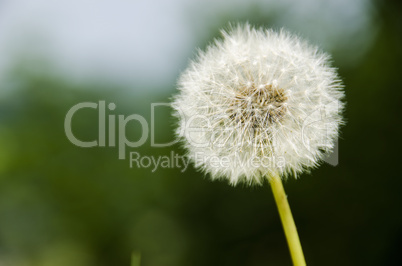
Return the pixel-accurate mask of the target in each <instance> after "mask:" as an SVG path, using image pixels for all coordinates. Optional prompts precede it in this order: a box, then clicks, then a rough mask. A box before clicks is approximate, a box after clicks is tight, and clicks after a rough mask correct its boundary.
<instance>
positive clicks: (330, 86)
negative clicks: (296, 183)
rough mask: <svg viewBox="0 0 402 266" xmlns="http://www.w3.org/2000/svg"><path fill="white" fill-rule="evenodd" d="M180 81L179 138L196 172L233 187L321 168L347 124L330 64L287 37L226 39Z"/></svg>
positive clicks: (237, 31)
mask: <svg viewBox="0 0 402 266" xmlns="http://www.w3.org/2000/svg"><path fill="white" fill-rule="evenodd" d="M222 35H223V39H222V40H215V42H214V44H213V45H210V46H209V47H208V48H207V49H206V51H205V52H204V51H199V53H198V56H197V58H196V59H195V60H193V61H192V62H191V63H190V66H189V67H188V68H187V70H186V71H184V72H183V73H182V75H181V77H180V79H179V82H178V84H179V86H178V89H179V94H178V95H177V96H175V99H174V101H173V104H172V105H173V108H174V109H175V111H176V112H175V114H176V116H177V117H178V118H179V120H180V123H179V127H178V130H177V135H178V136H179V137H180V138H181V139H182V143H183V144H184V146H185V148H186V150H187V152H188V156H190V157H191V158H192V160H193V162H194V164H195V166H196V167H197V168H200V169H202V170H204V171H205V172H206V173H209V174H210V175H211V177H212V178H213V179H219V178H226V179H228V180H229V182H230V183H231V184H237V183H239V182H245V183H248V184H254V183H262V182H263V180H264V179H266V178H267V177H269V176H270V175H271V174H273V173H279V174H280V175H281V176H283V177H286V176H288V175H289V174H293V175H294V176H295V177H297V175H298V174H300V173H301V172H303V171H305V170H308V169H310V168H312V167H315V166H317V165H318V164H319V163H320V162H321V160H322V159H323V158H324V156H325V155H326V154H327V153H328V152H330V151H331V150H332V149H333V147H334V143H335V140H336V139H337V137H338V132H339V126H340V125H341V124H342V121H343V120H342V109H343V106H344V104H343V102H342V99H343V96H344V94H343V91H342V87H343V86H342V84H341V81H340V78H339V77H338V75H337V72H336V69H334V68H333V67H331V66H330V64H329V56H328V55H327V54H326V53H323V52H320V51H319V49H318V48H316V47H314V46H311V45H309V44H308V43H307V42H305V41H303V40H301V39H300V38H299V37H297V36H295V35H292V34H290V33H288V32H287V31H285V30H281V31H279V32H276V31H273V30H263V29H256V28H253V27H252V26H250V25H249V24H246V25H237V26H234V27H232V28H231V29H230V30H229V31H222Z"/></svg>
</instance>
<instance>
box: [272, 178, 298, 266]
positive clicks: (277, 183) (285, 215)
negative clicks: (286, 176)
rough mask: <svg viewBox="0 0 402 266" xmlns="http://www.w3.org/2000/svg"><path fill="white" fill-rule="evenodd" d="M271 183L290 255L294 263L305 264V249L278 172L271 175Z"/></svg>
mask: <svg viewBox="0 0 402 266" xmlns="http://www.w3.org/2000/svg"><path fill="white" fill-rule="evenodd" d="M270 184H271V189H272V193H273V194H274V198H275V202H276V205H277V207H278V211H279V216H280V217H281V221H282V225H283V230H284V231H285V236H286V239H287V241H288V246H289V250H290V256H291V257H292V261H293V265H295V266H303V265H306V261H305V259H304V255H303V250H302V247H301V244H300V239H299V235H298V234H297V229H296V225H295V222H294V220H293V216H292V212H291V210H290V206H289V202H288V199H287V196H286V194H285V190H284V189H283V185H282V180H281V178H280V177H279V175H278V174H273V175H271V178H270Z"/></svg>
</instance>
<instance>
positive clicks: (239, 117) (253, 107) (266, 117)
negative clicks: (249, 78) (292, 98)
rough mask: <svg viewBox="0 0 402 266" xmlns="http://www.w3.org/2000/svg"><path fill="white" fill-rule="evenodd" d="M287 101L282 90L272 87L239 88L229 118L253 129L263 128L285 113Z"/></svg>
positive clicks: (252, 85) (252, 86) (253, 86)
mask: <svg viewBox="0 0 402 266" xmlns="http://www.w3.org/2000/svg"><path fill="white" fill-rule="evenodd" d="M287 100H288V98H287V96H286V94H285V91H284V89H282V88H277V87H274V86H273V85H260V86H258V87H257V86H255V84H254V83H253V84H251V85H250V86H244V87H240V89H239V90H238V91H237V93H236V96H235V100H234V102H233V113H232V115H231V118H234V119H236V121H237V122H241V123H242V124H249V125H250V126H251V127H253V128H264V127H266V126H268V125H269V124H273V123H275V122H277V121H279V120H280V119H282V117H283V116H284V114H285V113H286V101H287Z"/></svg>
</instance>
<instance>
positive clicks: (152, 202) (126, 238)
mask: <svg viewBox="0 0 402 266" xmlns="http://www.w3.org/2000/svg"><path fill="white" fill-rule="evenodd" d="M378 7H379V11H378V12H379V14H380V15H379V18H378V20H379V21H378V25H379V27H380V31H379V33H378V36H377V37H376V39H375V41H374V43H373V45H372V47H371V49H370V51H369V52H368V54H367V55H366V56H365V57H364V58H363V60H362V61H360V62H358V63H357V64H355V65H353V66H349V67H342V58H341V55H340V54H335V58H334V61H335V63H336V64H338V62H340V63H339V65H337V66H338V67H340V73H341V76H342V77H343V78H344V82H345V86H346V94H347V98H346V99H347V102H348V104H347V110H346V113H345V115H346V119H347V126H346V127H344V129H343V134H342V139H341V141H340V164H339V166H337V167H331V166H329V165H323V166H322V167H320V168H319V169H317V170H314V171H313V173H312V175H303V176H302V177H301V178H300V179H299V180H288V181H287V182H286V184H285V188H286V190H287V193H288V195H289V200H290V204H291V206H292V210H293V212H294V217H295V220H296V223H297V225H298V229H299V233H300V237H301V240H302V244H303V247H304V250H305V256H306V259H307V261H308V262H309V265H401V264H402V257H401V255H400V250H401V248H402V241H401V239H402V213H401V209H402V193H400V187H401V186H402V179H401V174H400V170H399V169H398V168H397V167H396V166H398V164H399V163H400V162H399V160H400V153H401V148H402V147H401V140H400V138H401V136H402V127H401V124H400V115H401V114H402V112H401V111H402V110H401V109H402V108H401V104H400V103H401V101H402V90H401V89H402V79H401V68H400V62H401V60H402V50H401V47H402V23H401V17H400V11H401V10H400V9H399V8H400V4H399V2H398V3H397V1H395V2H389V3H388V4H384V3H379V4H378ZM258 20H259V23H264V22H265V23H268V22H269V18H267V20H266V21H262V18H260V17H259V18H258ZM215 32H216V31H215ZM214 34H215V33H214ZM346 41H347V40H346ZM10 79H11V80H14V81H15V82H14V85H13V86H14V87H15V88H14V91H13V93H11V94H9V95H8V96H7V97H3V98H1V99H0V265H2V266H3V265H13V266H14V265H15V266H20V265H33V266H36V265H58V266H63V265H66V266H67V265H69V266H70V265H76V266H80V265H86V266H90V265H97V266H99V265H129V264H130V259H131V254H132V253H133V252H141V260H142V262H141V265H143V266H161V265H172V266H180V265H183V266H184V265H193V266H198V265H199V266H201V265H219V266H224V265H231V266H232V265H250V266H258V265H290V263H291V262H290V258H289V255H288V250H287V246H286V242H285V238H284V235H283V232H282V227H281V224H280V221H279V217H278V214H277V211H276V207H275V205H274V202H273V198H272V196H271V192H270V188H269V186H268V185H267V184H266V185H265V186H263V187H251V188H250V187H235V188H233V187H230V186H228V185H227V184H226V183H224V182H209V181H207V180H205V179H207V178H208V177H206V178H204V177H203V175H202V174H200V173H199V172H196V171H195V170H194V169H193V168H192V167H189V169H187V171H185V172H184V173H181V169H177V168H165V169H163V168H161V169H158V170H157V171H155V172H152V169H149V168H148V169H147V168H135V167H134V168H130V165H129V161H128V159H126V160H118V151H117V148H116V147H95V148H80V147H76V146H74V145H73V144H72V143H70V142H69V140H68V139H67V137H66V136H65V133H64V128H63V123H64V118H65V115H66V113H67V111H68V110H69V109H70V108H71V107H72V106H74V105H75V104H77V103H80V102H95V103H97V102H98V101H100V100H105V101H106V103H107V104H108V103H111V102H113V103H115V104H116V106H117V108H116V110H114V111H108V113H107V114H112V115H125V116H127V115H130V114H140V115H142V116H144V117H145V118H146V119H147V121H150V118H151V113H150V106H151V103H155V102H169V97H170V96H171V95H170V94H166V95H161V93H157V92H156V91H155V92H152V88H149V89H148V92H147V93H143V94H141V95H138V93H137V94H135V93H134V92H129V91H127V92H124V93H122V91H124V89H116V88H113V89H112V88H110V89H108V88H107V87H108V85H106V86H105V85H104V84H92V85H76V84H72V83H70V82H69V81H68V80H64V79H63V78H56V77H54V76H52V75H50V74H49V75H32V74H30V73H27V72H26V71H23V70H21V71H17V72H15V73H14V74H13V76H11V77H10ZM105 87H106V88H105ZM102 88H103V89H102ZM164 91H166V90H164ZM170 91H171V93H173V92H174V88H171V90H170ZM137 92H138V90H137ZM155 118H156V121H155V125H156V126H155V134H156V139H157V140H162V139H163V140H171V139H173V138H174V136H173V131H174V119H173V118H172V117H171V115H170V112H167V111H164V112H159V113H157V116H156V117H155ZM73 131H74V133H75V134H76V135H77V136H79V138H80V139H83V140H93V139H96V138H97V136H98V113H97V111H96V110H92V109H88V110H83V111H81V112H80V115H76V116H75V117H74V120H73ZM138 134H139V128H138V126H136V125H135V123H133V124H132V125H131V124H130V125H129V126H128V127H127V136H128V138H129V139H133V140H134V139H136V137H137V136H138ZM130 151H136V152H139V153H140V154H141V155H147V156H154V157H157V156H165V155H166V156H169V155H170V153H171V152H172V151H173V152H174V153H178V154H184V151H183V150H182V149H180V147H179V146H178V145H176V146H174V147H173V148H172V147H166V148H152V147H151V145H150V142H149V140H148V142H147V143H146V144H145V145H143V146H141V147H139V148H135V149H134V148H128V151H127V152H130Z"/></svg>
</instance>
